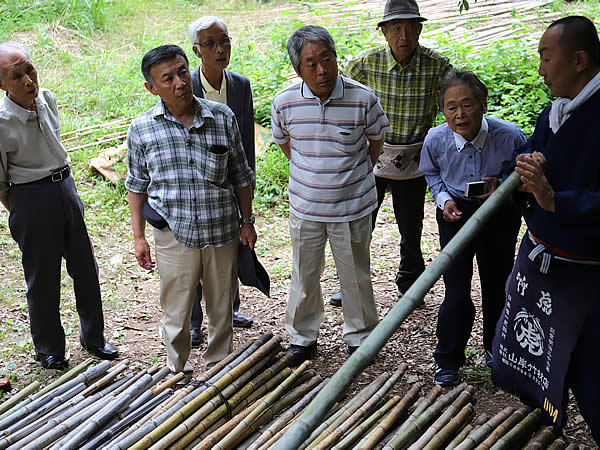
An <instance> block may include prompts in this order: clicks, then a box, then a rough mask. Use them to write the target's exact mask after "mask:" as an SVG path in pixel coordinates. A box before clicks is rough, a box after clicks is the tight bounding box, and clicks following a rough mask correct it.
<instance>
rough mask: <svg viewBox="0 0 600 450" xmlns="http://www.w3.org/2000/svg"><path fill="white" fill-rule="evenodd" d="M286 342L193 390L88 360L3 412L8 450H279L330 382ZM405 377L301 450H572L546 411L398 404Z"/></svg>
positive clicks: (412, 395)
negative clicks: (545, 421) (297, 359)
mask: <svg viewBox="0 0 600 450" xmlns="http://www.w3.org/2000/svg"><path fill="white" fill-rule="evenodd" d="M280 342H281V339H280V338H279V337H276V336H273V335H272V334H271V333H267V334H265V335H263V336H261V337H260V338H259V339H258V340H256V341H255V342H254V343H248V344H247V345H246V346H244V347H243V348H241V349H240V350H238V351H237V352H235V353H232V354H231V355H229V356H228V357H227V358H225V359H224V360H223V361H221V362H220V363H219V364H217V365H215V366H214V367H212V368H211V369H209V370H208V371H206V372H205V373H203V374H202V375H201V376H200V377H199V378H198V379H195V380H192V381H191V382H189V383H187V384H184V374H177V375H175V376H171V377H170V378H167V375H169V374H170V371H169V369H168V368H162V369H160V370H158V368H154V369H150V370H141V371H138V372H128V361H127V360H125V361H121V362H119V363H118V364H116V365H114V366H113V367H111V365H110V363H109V362H108V361H104V362H101V363H99V364H97V365H95V366H92V362H93V361H92V360H91V359H88V360H86V361H84V362H83V363H81V364H79V365H78V366H77V367H74V368H73V369H71V370H70V371H69V372H67V373H65V374H64V375H63V376H61V377H60V378H59V379H57V380H56V381H55V382H53V383H52V384H50V385H48V386H46V387H45V388H43V389H40V384H39V383H38V382H34V383H32V384H31V385H29V386H27V387H26V388H24V389H23V390H22V391H20V392H18V393H17V394H15V395H14V396H12V397H11V398H10V399H9V400H8V401H6V402H5V403H3V404H1V405H0V450H2V449H17V448H18V449H22V448H25V449H42V448H50V449H59V448H60V449H76V448H77V449H94V448H105V449H110V450H119V449H127V448H131V449H146V448H151V449H166V448H170V449H187V448H190V449H209V448H216V449H231V448H245V449H250V450H259V449H267V448H270V447H271V446H272V445H274V444H275V443H276V442H277V441H278V440H279V438H280V437H281V436H282V434H283V433H284V432H285V431H286V430H287V428H288V427H290V426H291V425H292V423H294V420H295V419H296V418H297V417H298V416H299V415H300V413H301V412H302V410H303V409H304V408H305V407H306V406H307V405H308V404H309V403H310V402H311V401H312V399H313V398H314V397H315V396H316V395H317V393H318V392H319V390H320V389H321V388H322V387H323V386H324V385H325V384H326V383H327V381H328V380H327V379H325V380H323V379H321V377H320V376H319V375H318V374H317V373H316V372H315V371H314V370H312V369H310V368H309V367H310V362H309V361H307V362H305V363H303V364H301V365H300V366H299V367H297V368H295V369H292V368H291V365H292V363H293V360H292V356H291V355H286V354H283V353H281V350H282V349H281V344H280ZM406 370H407V366H406V364H400V366H399V367H398V368H397V370H396V371H395V372H394V373H388V372H384V373H382V374H380V375H379V376H378V377H377V378H376V379H374V380H373V381H372V382H371V383H370V384H369V385H367V386H366V387H365V388H364V389H362V390H361V391H360V392H359V393H358V394H356V395H355V396H353V397H352V398H349V399H348V400H347V401H346V402H341V403H338V404H336V405H334V407H333V408H332V410H331V411H330V413H329V415H328V417H327V418H326V420H324V421H323V422H322V423H321V425H320V426H319V427H318V428H317V429H315V430H314V431H313V432H312V434H311V435H310V437H309V438H308V439H307V440H306V441H305V442H304V444H303V445H302V446H301V448H303V449H304V448H306V449H330V448H334V449H345V448H360V449H371V448H384V449H400V448H410V449H411V450H412V449H434V448H443V447H446V446H447V448H456V449H470V448H485V449H489V448H493V449H500V448H515V446H517V445H522V444H523V443H524V442H526V441H527V439H529V438H530V437H531V436H532V435H533V437H532V438H531V440H530V443H529V444H527V445H528V447H527V448H532V449H542V448H548V447H549V446H551V448H566V447H567V444H566V442H565V441H564V440H562V439H555V438H556V436H555V434H554V432H553V431H552V428H549V427H540V420H541V419H540V411H539V410H536V411H533V412H532V413H530V414H527V413H526V411H524V410H516V411H515V410H514V409H513V408H507V409H505V410H503V411H502V412H500V413H498V414H497V415H496V416H494V417H492V418H488V417H485V416H481V417H478V418H475V413H474V408H473V403H474V399H473V387H472V386H468V385H466V384H464V383H463V384H461V385H459V386H457V387H456V388H454V389H451V390H448V392H446V393H444V394H443V393H442V389H441V388H440V387H439V386H436V387H434V388H433V389H431V390H430V391H429V392H427V393H426V394H425V395H421V390H422V388H423V385H422V383H415V384H413V385H412V386H411V387H410V389H408V391H407V393H406V394H405V395H404V396H402V397H401V396H399V395H393V388H394V386H395V385H396V384H398V383H399V381H400V380H401V378H402V376H403V374H404V372H405V371H406ZM165 379H166V381H165ZM176 387H180V388H179V389H175V388H176ZM400 390H402V389H400ZM442 394H443V395H442ZM561 445H562V447H561ZM568 448H576V447H573V446H570V447H568Z"/></svg>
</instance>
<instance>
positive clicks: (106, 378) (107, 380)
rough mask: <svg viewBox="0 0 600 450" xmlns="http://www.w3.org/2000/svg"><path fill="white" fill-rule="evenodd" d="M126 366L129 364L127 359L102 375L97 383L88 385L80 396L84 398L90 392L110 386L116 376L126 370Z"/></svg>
mask: <svg viewBox="0 0 600 450" xmlns="http://www.w3.org/2000/svg"><path fill="white" fill-rule="evenodd" d="M128 364H129V360H128V359H125V360H123V361H121V362H119V364H117V365H116V366H115V367H113V368H112V370H111V371H110V372H108V373H107V374H106V375H104V376H103V377H102V378H100V379H99V380H98V381H96V382H94V383H92V384H90V385H89V386H88V387H87V388H86V390H85V391H83V392H82V393H81V395H84V396H85V395H89V394H91V393H92V392H95V391H97V390H98V389H101V388H103V387H104V386H106V385H107V384H110V383H111V382H112V381H114V379H115V378H117V376H118V375H120V374H121V372H123V371H124V370H126V369H127V365H128Z"/></svg>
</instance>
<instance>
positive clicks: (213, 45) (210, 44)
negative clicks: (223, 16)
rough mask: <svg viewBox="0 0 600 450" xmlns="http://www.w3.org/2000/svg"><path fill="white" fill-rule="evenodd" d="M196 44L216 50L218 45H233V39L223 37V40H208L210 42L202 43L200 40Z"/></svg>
mask: <svg viewBox="0 0 600 450" xmlns="http://www.w3.org/2000/svg"><path fill="white" fill-rule="evenodd" d="M195 45H197V46H198V47H202V48H208V49H210V50H214V49H215V48H217V46H218V45H220V46H221V47H231V39H230V38H228V37H227V38H225V39H223V40H222V41H208V42H203V43H202V44H201V43H199V42H196V44H195Z"/></svg>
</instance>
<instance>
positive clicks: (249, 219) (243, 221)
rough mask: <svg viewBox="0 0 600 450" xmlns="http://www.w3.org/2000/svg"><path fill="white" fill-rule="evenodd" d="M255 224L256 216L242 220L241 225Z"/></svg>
mask: <svg viewBox="0 0 600 450" xmlns="http://www.w3.org/2000/svg"><path fill="white" fill-rule="evenodd" d="M255 222H256V219H255V218H254V216H250V217H242V218H240V223H241V224H244V223H251V224H254V223H255Z"/></svg>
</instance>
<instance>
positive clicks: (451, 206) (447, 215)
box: [443, 200, 462, 222]
mask: <svg viewBox="0 0 600 450" xmlns="http://www.w3.org/2000/svg"><path fill="white" fill-rule="evenodd" d="M443 217H444V220H445V221H446V222H458V221H459V220H460V219H462V211H461V210H460V209H458V206H456V203H455V202H454V200H446V203H444V212H443Z"/></svg>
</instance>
